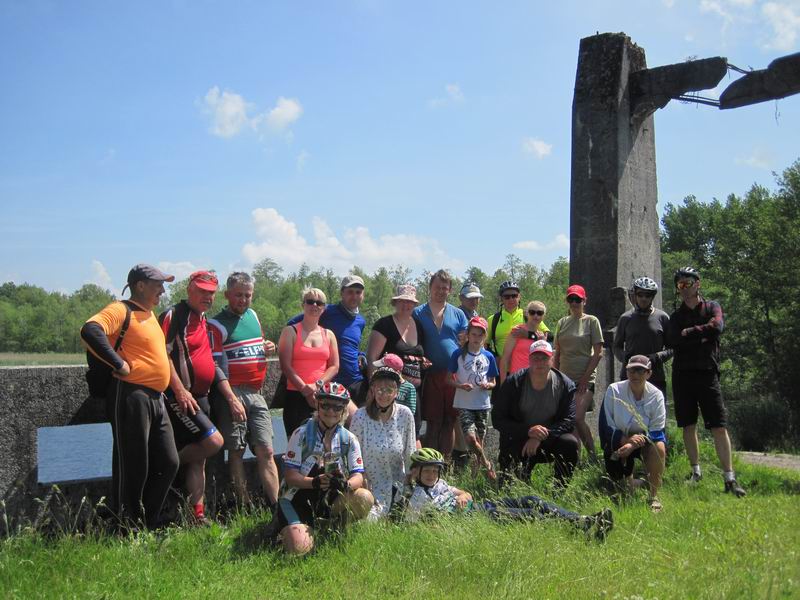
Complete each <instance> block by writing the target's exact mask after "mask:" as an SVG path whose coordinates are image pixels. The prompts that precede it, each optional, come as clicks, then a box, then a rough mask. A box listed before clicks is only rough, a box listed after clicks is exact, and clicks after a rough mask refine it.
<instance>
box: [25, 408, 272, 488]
mask: <svg viewBox="0 0 800 600" xmlns="http://www.w3.org/2000/svg"><path fill="white" fill-rule="evenodd" d="M272 429H273V431H274V440H273V447H274V449H275V454H283V453H284V451H285V450H286V444H287V440H286V433H285V432H284V430H283V419H282V418H281V417H280V416H278V415H273V416H272ZM111 448H112V438H111V425H109V424H108V423H95V424H92V425H72V426H69V427H41V428H39V431H38V451H39V483H57V482H59V481H75V480H80V479H95V478H98V477H111ZM244 456H245V458H253V455H252V453H251V452H250V449H249V448H248V449H247V451H246V452H245V455H244Z"/></svg>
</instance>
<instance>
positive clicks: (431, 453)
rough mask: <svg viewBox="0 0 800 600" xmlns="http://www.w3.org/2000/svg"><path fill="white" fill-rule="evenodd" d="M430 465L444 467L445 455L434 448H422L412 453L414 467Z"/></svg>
mask: <svg viewBox="0 0 800 600" xmlns="http://www.w3.org/2000/svg"><path fill="white" fill-rule="evenodd" d="M429 465H434V466H437V467H439V468H444V455H443V454H442V453H441V452H439V451H438V450H435V449H433V448H420V449H419V450H415V451H414V452H412V453H411V466H412V467H427V466H429Z"/></svg>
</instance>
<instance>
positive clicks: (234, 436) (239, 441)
mask: <svg viewBox="0 0 800 600" xmlns="http://www.w3.org/2000/svg"><path fill="white" fill-rule="evenodd" d="M231 388H232V389H233V393H234V394H236V397H237V398H239V401H240V402H241V403H242V404H243V405H244V410H245V413H246V414H247V421H243V422H234V421H233V419H232V418H231V410H230V407H229V406H228V402H227V401H226V400H225V399H224V398H222V397H221V396H218V397H217V398H216V402H215V405H214V416H215V417H216V418H217V427H219V431H220V433H222V437H223V438H225V449H226V450H229V451H230V450H244V449H245V447H246V446H248V445H249V446H250V451H251V452H253V453H254V454H255V451H256V446H266V447H267V448H269V449H272V415H271V414H270V412H269V407H268V406H267V401H266V400H264V396H262V395H261V394H260V393H259V392H257V391H255V390H254V389H253V388H250V387H244V386H237V385H234V386H231ZM215 396H216V394H215Z"/></svg>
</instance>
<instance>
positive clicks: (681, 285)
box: [677, 279, 697, 290]
mask: <svg viewBox="0 0 800 600" xmlns="http://www.w3.org/2000/svg"><path fill="white" fill-rule="evenodd" d="M695 283H697V281H696V280H695V279H692V280H691V281H679V282H678V284H677V285H678V289H679V290H683V289H686V288H690V287H692V286H693V285H694V284H695Z"/></svg>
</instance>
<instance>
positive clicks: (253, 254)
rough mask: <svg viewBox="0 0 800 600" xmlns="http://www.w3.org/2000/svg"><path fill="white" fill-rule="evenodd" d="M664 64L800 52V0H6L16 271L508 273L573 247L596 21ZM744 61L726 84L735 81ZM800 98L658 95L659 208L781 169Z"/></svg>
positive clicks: (6, 110)
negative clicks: (584, 70)
mask: <svg viewBox="0 0 800 600" xmlns="http://www.w3.org/2000/svg"><path fill="white" fill-rule="evenodd" d="M597 32H600V33H604V32H625V33H626V34H627V35H629V36H630V37H631V38H632V40H633V41H634V42H635V43H637V44H638V45H639V46H641V47H643V48H644V49H645V51H646V54H647V61H648V66H651V67H653V66H659V65H664V64H671V63H678V62H683V61H685V60H686V59H687V58H689V57H696V58H706V57H712V56H725V57H727V58H728V60H729V61H730V63H732V64H734V65H736V66H738V67H741V68H745V69H749V68H753V69H761V68H765V67H766V66H767V65H768V64H769V62H770V61H772V60H773V59H775V58H777V57H779V56H783V55H786V54H790V53H794V52H797V51H798V50H800V0H776V1H768V2H765V1H759V0H699V1H689V0H635V1H633V0H632V1H623V0H618V1H613V2H612V1H605V0H597V1H594V2H583V1H581V2H578V1H571V0H564V1H562V2H557V3H549V2H548V3H544V2H535V1H529V2H515V1H509V2H502V3H496V2H472V1H469V0H466V1H465V0H462V1H459V2H447V1H441V2H388V1H383V0H352V1H340V2H335V1H330V2H300V1H297V2H270V1H263V2H255V1H254V2H247V1H229V2H212V1H202V0H198V1H191V2H190V1H182V0H173V1H167V0H162V1H159V2H146V1H145V2H99V1H92V2H89V1H82V0H76V1H74V2H53V1H46V2H45V1H37V0H0V85H1V87H2V94H0V206H2V218H0V282H3V281H13V282H15V283H18V284H19V283H23V282H27V283H31V284H35V285H39V286H42V287H44V288H46V289H48V290H55V291H62V292H65V293H71V292H72V291H74V290H76V289H78V288H79V287H81V286H82V285H83V284H85V283H96V284H98V285H101V286H102V287H104V288H107V289H110V290H112V291H114V292H117V291H118V290H120V289H121V288H122V286H123V285H124V283H125V278H126V276H127V272H128V270H129V269H130V267H131V266H132V265H133V264H136V263H139V262H148V263H152V264H155V265H158V266H160V267H161V268H163V269H165V270H167V271H168V272H170V273H174V274H175V275H176V276H178V277H179V278H183V277H186V276H187V275H188V274H189V273H190V272H192V271H193V270H195V269H199V268H209V269H215V270H216V271H218V272H219V274H220V275H222V276H225V275H226V274H227V273H229V272H230V271H232V270H238V269H244V270H248V269H250V268H251V267H252V266H253V264H254V263H256V262H258V261H259V260H261V259H263V258H266V257H269V258H271V259H273V260H275V261H276V262H277V263H278V264H279V265H280V266H282V267H283V268H284V269H285V270H286V271H287V272H288V271H293V270H296V269H297V268H298V267H299V265H300V264H302V263H304V262H305V263H306V264H308V265H309V266H311V267H312V268H316V267H325V268H331V269H333V270H334V272H336V273H337V274H345V273H346V272H347V271H348V270H349V269H350V268H351V266H352V265H358V266H360V267H361V268H364V269H366V270H367V271H368V272H372V271H374V270H375V269H377V268H378V267H380V266H386V267H392V266H394V265H398V264H400V265H403V266H406V267H409V268H411V269H412V270H413V272H414V273H421V272H422V271H423V270H425V269H429V270H435V269H438V268H440V267H442V266H444V267H446V268H449V269H451V270H452V271H453V272H454V273H455V274H456V275H463V272H464V271H465V270H466V269H467V268H468V267H470V266H478V267H480V268H482V269H483V270H485V271H487V272H490V273H492V272H494V270H495V269H496V268H498V267H500V266H501V265H502V264H503V262H504V261H505V257H506V255H508V254H510V253H514V254H516V255H517V256H519V257H520V258H521V259H522V260H524V261H525V262H529V263H532V264H536V265H539V266H543V267H547V266H549V265H550V264H551V263H552V262H553V261H554V260H555V259H556V258H557V257H558V256H568V255H569V191H570V189H569V188H570V186H569V179H570V140H571V111H572V91H573V88H574V83H575V70H576V64H577V55H578V46H579V43H580V40H581V38H583V37H587V36H590V35H594V34H596V33H597ZM738 77H739V75H737V74H736V73H730V75H729V76H726V77H725V79H723V81H722V83H721V84H720V86H718V89H716V90H708V91H706V92H703V94H704V95H706V96H712V97H716V96H718V95H719V93H720V91H721V90H722V89H724V87H725V86H727V85H728V84H729V83H730V82H732V81H734V80H735V79H736V78H738ZM799 132H800V95H798V96H794V97H789V98H786V99H783V100H780V101H778V102H766V103H762V104H758V105H753V106H749V107H743V108H738V109H735V110H727V111H720V110H719V109H717V108H713V107H706V106H700V105H696V104H683V103H679V102H676V101H672V102H670V103H669V105H668V106H667V107H666V108H664V109H661V110H659V111H658V112H657V113H656V115H655V139H656V156H657V176H658V191H659V197H658V203H659V209H660V210H661V209H663V206H664V205H666V204H668V203H679V202H681V201H682V199H683V198H684V197H686V196H687V195H690V194H691V195H695V196H696V197H697V198H699V199H701V200H703V201H709V200H711V199H713V198H718V199H721V200H722V199H724V198H726V197H727V196H728V195H729V194H731V193H736V194H740V195H741V194H744V193H745V192H746V191H747V190H748V189H749V188H750V187H751V186H752V185H753V184H756V183H757V184H759V185H763V186H765V187H767V188H770V189H774V187H775V177H774V175H773V173H774V172H778V173H780V172H781V171H782V170H783V169H785V168H786V167H788V166H789V165H791V164H792V163H793V162H794V161H795V160H797V159H798V158H800V147H799V146H798V144H797V139H798V133H799Z"/></svg>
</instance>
